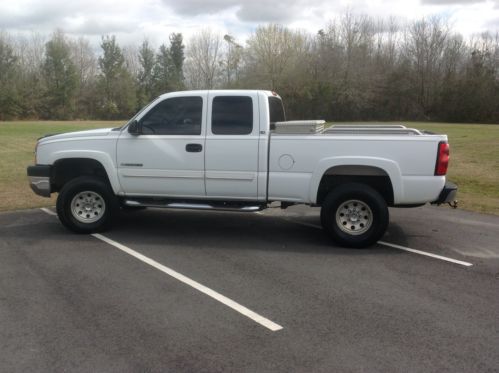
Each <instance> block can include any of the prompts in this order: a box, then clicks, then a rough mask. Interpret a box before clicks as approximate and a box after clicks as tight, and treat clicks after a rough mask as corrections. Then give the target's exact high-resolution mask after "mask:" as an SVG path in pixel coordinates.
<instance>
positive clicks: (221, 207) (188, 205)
mask: <svg viewBox="0 0 499 373" xmlns="http://www.w3.org/2000/svg"><path fill="white" fill-rule="evenodd" d="M123 203H124V204H125V205H126V206H130V207H157V208H170V209H182V210H212V211H235V212H255V211H261V210H263V209H264V208H265V207H266V206H265V205H246V204H233V205H231V204H227V203H223V202H220V203H202V202H199V203H198V202H180V201H177V202H175V201H171V200H170V201H161V200H156V201H154V200H148V201H147V200H144V201H140V200H134V199H125V200H124V201H123Z"/></svg>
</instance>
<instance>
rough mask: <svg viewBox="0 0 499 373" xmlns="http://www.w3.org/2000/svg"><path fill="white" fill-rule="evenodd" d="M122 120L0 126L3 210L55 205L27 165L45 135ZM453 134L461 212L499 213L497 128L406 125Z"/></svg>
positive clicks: (453, 167) (452, 177)
mask: <svg viewBox="0 0 499 373" xmlns="http://www.w3.org/2000/svg"><path fill="white" fill-rule="evenodd" d="M119 123H120V122H93V121H82V122H0V211H4V210H13V209H22V208H31V207H40V206H48V205H53V204H54V203H55V198H52V199H47V198H41V197H38V196H36V195H35V194H34V193H33V192H32V191H31V189H30V188H29V186H28V183H27V178H26V167H27V166H28V165H31V164H33V151H34V147H35V143H36V139H37V138H38V137H40V136H43V135H44V134H47V133H59V132H69V131H76V130H83V129H91V128H100V127H112V126H116V125H117V124H119ZM407 125H408V126H411V127H415V128H419V129H426V130H429V131H433V132H438V133H446V134H448V135H449V142H450V144H451V164H450V168H449V173H448V177H449V180H452V181H454V182H455V183H456V184H458V186H459V194H458V199H459V203H460V208H463V209H467V210H473V211H479V212H487V213H491V214H496V215H499V125H474V124H448V123H413V122H409V123H407Z"/></svg>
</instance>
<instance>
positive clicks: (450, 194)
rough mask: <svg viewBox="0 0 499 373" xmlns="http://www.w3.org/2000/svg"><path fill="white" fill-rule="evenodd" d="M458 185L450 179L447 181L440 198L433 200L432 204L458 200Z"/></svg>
mask: <svg viewBox="0 0 499 373" xmlns="http://www.w3.org/2000/svg"><path fill="white" fill-rule="evenodd" d="M456 194H457V185H456V184H454V183H451V182H450V181H446V182H445V186H444V188H443V189H442V191H441V192H440V195H439V196H438V199H437V200H435V201H433V202H432V204H435V205H440V204H442V203H451V204H452V203H454V202H455V201H456Z"/></svg>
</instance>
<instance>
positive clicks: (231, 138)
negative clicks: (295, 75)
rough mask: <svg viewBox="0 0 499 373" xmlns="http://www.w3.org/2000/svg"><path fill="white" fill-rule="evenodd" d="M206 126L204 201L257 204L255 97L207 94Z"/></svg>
mask: <svg viewBox="0 0 499 373" xmlns="http://www.w3.org/2000/svg"><path fill="white" fill-rule="evenodd" d="M207 123H208V125H207V133H206V143H205V144H206V154H205V157H206V160H205V171H206V172H205V178H206V195H207V197H212V198H227V197H228V198H232V199H240V200H256V199H257V196H258V144H259V141H258V140H259V132H260V127H259V111H258V95H257V93H256V92H255V93H251V92H248V93H241V92H230V91H228V92H223V91H221V92H220V91H219V92H210V93H209V94H208V120H207Z"/></svg>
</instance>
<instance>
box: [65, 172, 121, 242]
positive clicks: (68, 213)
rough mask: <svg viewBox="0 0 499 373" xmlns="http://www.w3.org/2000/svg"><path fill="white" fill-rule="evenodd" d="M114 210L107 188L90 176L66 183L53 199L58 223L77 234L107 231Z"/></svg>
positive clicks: (115, 205)
mask: <svg viewBox="0 0 499 373" xmlns="http://www.w3.org/2000/svg"><path fill="white" fill-rule="evenodd" d="M117 206H118V203H117V199H116V196H115V195H114V194H113V192H112V190H111V188H110V187H109V185H108V184H107V183H106V182H105V181H104V180H102V179H100V178H97V177H92V176H82V177H79V178H76V179H73V180H71V181H69V182H68V183H66V184H65V185H64V186H63V187H62V189H61V191H60V193H59V196H58V197H57V215H58V216H59V220H60V221H61V223H62V224H63V225H64V226H65V227H66V228H68V229H70V230H72V231H73V232H77V233H92V232H101V231H103V230H105V229H106V228H108V227H109V225H110V223H111V219H112V217H113V215H114V213H115V211H116V209H117Z"/></svg>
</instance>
